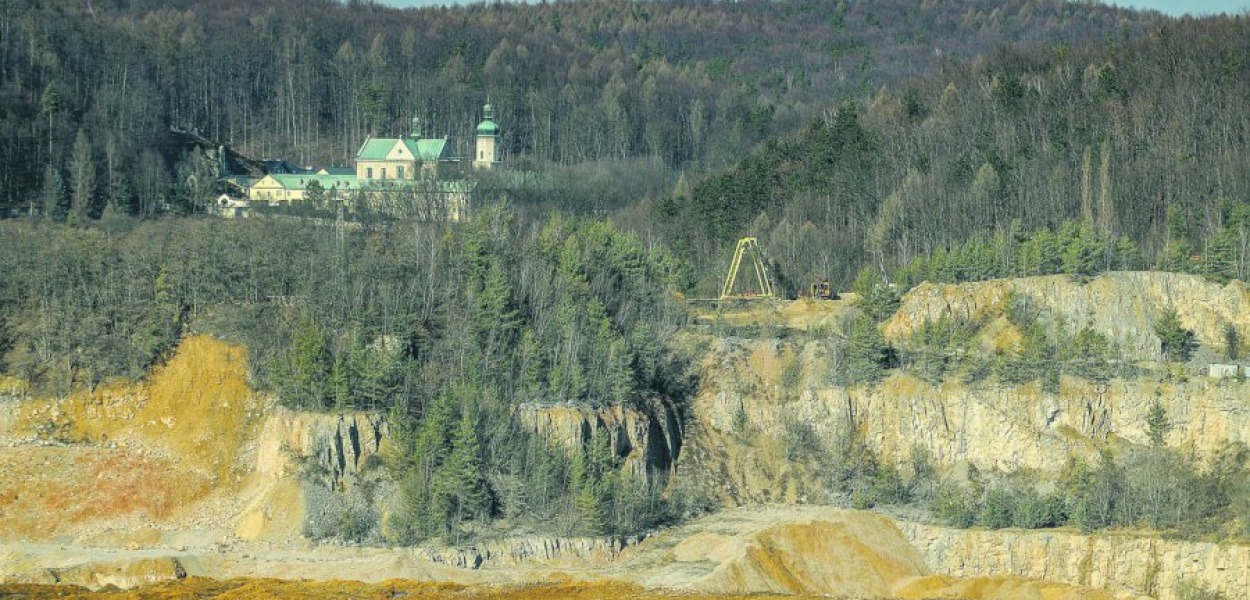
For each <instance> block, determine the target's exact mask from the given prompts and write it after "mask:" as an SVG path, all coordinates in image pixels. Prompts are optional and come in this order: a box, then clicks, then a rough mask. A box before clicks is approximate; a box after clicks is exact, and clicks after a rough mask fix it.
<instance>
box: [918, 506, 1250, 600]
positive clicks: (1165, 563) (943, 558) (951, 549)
mask: <svg viewBox="0 0 1250 600" xmlns="http://www.w3.org/2000/svg"><path fill="white" fill-rule="evenodd" d="M899 528H900V529H901V530H902V531H903V534H904V535H906V536H907V538H908V539H909V540H911V543H912V545H913V546H915V547H916V549H917V550H919V551H920V553H921V554H922V555H924V557H925V560H926V561H927V562H928V564H929V566H930V567H931V568H932V569H933V570H934V571H935V572H937V573H942V574H946V575H953V576H956V577H977V576H983V575H1017V576H1020V577H1028V578H1033V579H1044V580H1048V581H1060V582H1065V583H1070V584H1074V585H1082V586H1089V587H1093V588H1100V589H1106V590H1109V591H1112V592H1114V593H1116V594H1117V595H1132V596H1150V597H1154V598H1158V599H1159V600H1174V599H1175V598H1176V594H1175V589H1176V585H1177V584H1178V583H1179V582H1180V581H1182V580H1191V581H1193V582H1196V583H1199V584H1201V585H1203V586H1205V587H1206V588H1207V589H1210V590H1215V591H1218V592H1221V593H1223V594H1224V595H1225V596H1226V597H1228V598H1230V599H1231V598H1245V597H1247V596H1246V594H1247V590H1250V546H1245V545H1234V544H1229V545H1219V544H1211V543H1205V542H1185V541H1176V540H1164V539H1153V538H1147V537H1138V536H1128V535H1112V534H1107V535H1095V536H1088V535H1081V534H1080V533H1075V532H1070V531H1015V530H1000V531H984V530H961V529H948V528H944V527H936V526H932V525H921V524H917V523H906V522H902V523H899Z"/></svg>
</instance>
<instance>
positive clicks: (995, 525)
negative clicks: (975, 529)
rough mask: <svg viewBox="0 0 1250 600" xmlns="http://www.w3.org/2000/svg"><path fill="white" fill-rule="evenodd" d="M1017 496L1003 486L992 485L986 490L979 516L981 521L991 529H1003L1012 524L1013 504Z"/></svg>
mask: <svg viewBox="0 0 1250 600" xmlns="http://www.w3.org/2000/svg"><path fill="white" fill-rule="evenodd" d="M1014 503H1015V498H1013V497H1012V494H1011V492H1010V491H1008V490H1007V489H1005V488H1002V487H992V488H990V489H989V490H988V491H987V492H985V499H984V501H982V503H981V512H980V515H979V517H978V520H979V521H980V523H981V524H982V525H984V526H986V527H989V528H990V529H1002V528H1003V527H1010V526H1011V522H1012V521H1011V514H1012V505H1013V504H1014Z"/></svg>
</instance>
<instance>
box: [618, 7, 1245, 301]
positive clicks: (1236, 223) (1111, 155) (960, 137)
mask: <svg viewBox="0 0 1250 600" xmlns="http://www.w3.org/2000/svg"><path fill="white" fill-rule="evenodd" d="M1247 27H1250V25H1248V24H1247V22H1246V20H1245V19H1244V18H1240V17H1221V18H1212V19H1203V20H1192V19H1187V20H1182V21H1169V22H1165V23H1161V24H1159V25H1157V26H1154V27H1151V28H1150V29H1149V30H1148V31H1147V32H1146V33H1145V35H1143V36H1141V37H1137V38H1126V37H1124V36H1122V35H1120V34H1113V35H1109V36H1107V37H1105V38H1104V39H1103V40H1102V41H1101V43H1096V44H1089V45H1078V46H1066V45H1051V46H1048V47H1044V48H1024V47H1018V46H1004V47H1000V48H999V49H997V50H995V51H994V52H992V53H990V54H989V55H988V56H985V57H984V58H982V59H980V60H978V61H975V62H972V63H962V64H958V65H949V66H948V67H947V68H944V69H943V73H942V74H941V75H938V76H933V75H930V76H926V77H918V78H915V79H911V80H908V81H906V82H903V83H901V84H897V85H887V86H885V87H882V88H881V89H880V91H879V92H878V93H877V94H876V95H875V96H874V97H872V98H870V99H869V100H867V101H862V102H845V103H843V104H841V105H840V106H839V107H838V109H837V110H836V112H834V113H833V114H831V115H826V116H824V117H823V118H817V119H816V120H815V121H813V122H812V123H811V124H810V125H808V126H807V127H806V129H804V130H803V131H801V132H799V133H797V134H795V135H793V136H789V137H781V138H777V139H774V140H770V141H769V142H768V143H766V144H764V145H763V146H762V147H761V148H760V149H758V150H757V151H756V152H753V153H752V154H750V155H748V156H746V157H745V158H744V159H743V160H742V161H740V162H739V163H738V164H736V165H735V166H733V167H732V168H730V169H728V170H727V171H726V172H724V173H721V174H718V175H714V176H710V177H707V178H704V179H702V180H696V181H694V182H693V183H683V185H681V186H679V187H677V188H676V189H674V191H673V192H672V193H670V194H668V195H665V196H663V197H661V198H659V199H657V200H655V201H653V202H651V203H650V204H649V205H648V208H647V210H648V214H649V219H646V220H644V219H636V218H635V219H634V220H633V221H630V222H631V223H636V224H637V226H638V227H639V228H642V229H644V230H647V231H652V232H655V233H656V234H660V235H663V236H665V237H666V238H668V239H670V240H671V241H672V244H673V247H674V249H675V251H677V252H679V253H681V254H682V255H683V256H685V257H687V258H689V259H690V260H691V261H692V263H693V264H695V265H697V266H698V267H699V268H700V269H701V271H702V272H705V273H707V274H708V275H707V276H706V277H705V278H704V279H702V280H701V281H700V282H699V286H700V287H701V288H707V289H710V288H711V287H712V284H713V283H714V282H713V279H712V274H714V273H716V272H717V271H721V270H722V269H721V268H720V267H721V266H722V265H723V264H724V263H725V262H726V261H727V260H728V255H729V252H728V250H727V249H728V248H730V247H732V244H733V240H734V239H736V238H737V237H739V236H742V235H747V234H753V235H756V236H758V237H760V239H761V242H762V243H763V244H764V245H765V247H766V248H768V249H769V251H770V252H771V255H772V258H773V260H774V261H775V262H776V263H777V267H778V268H777V269H776V271H777V272H778V273H779V277H780V278H781V279H782V283H783V285H785V286H786V287H789V288H791V289H793V290H800V289H805V288H806V284H808V283H810V282H811V281H817V280H819V278H820V277H821V276H830V277H831V278H832V279H833V281H834V283H835V286H836V287H840V288H841V289H847V287H848V286H849V284H850V283H851V281H852V280H853V279H854V277H855V274H856V273H857V272H858V271H859V269H860V268H861V267H863V266H864V265H866V264H870V265H872V266H873V267H874V268H875V269H877V270H880V271H884V272H886V273H890V274H892V275H893V274H894V271H895V270H896V269H900V268H902V269H904V270H905V271H906V270H908V269H910V270H911V272H905V273H901V276H902V280H901V281H899V282H897V283H898V284H900V285H905V284H906V283H909V282H913V281H914V280H915V279H916V278H935V279H939V280H967V279H975V278H982V277H994V276H1016V275H1029V274H1040V273H1047V272H1051V273H1053V272H1089V271H1090V270H1091V269H1093V270H1098V271H1101V270H1107V269H1117V268H1142V267H1147V266H1157V267H1160V268H1164V269H1167V270H1181V271H1193V272H1199V273H1203V274H1206V275H1209V276H1211V277H1213V278H1215V279H1217V280H1220V281H1226V280H1228V279H1233V278H1240V279H1243V280H1244V279H1245V277H1246V276H1247V274H1250V228H1248V227H1247V225H1246V221H1245V219H1246V215H1247V210H1248V209H1247V208H1246V206H1247V205H1248V204H1250V178H1248V177H1247V174H1248V173H1250V172H1248V171H1247V170H1246V169H1245V168H1244V164H1243V163H1244V157H1243V154H1244V152H1242V146H1243V145H1244V144H1243V142H1242V140H1244V139H1245V138H1246V137H1247V135H1248V134H1250V119H1247V117H1246V115H1247V114H1248V112H1247V108H1250V107H1248V106H1247V104H1246V98H1248V97H1250V87H1248V86H1250V83H1248V82H1250V70H1248V69H1250V54H1248V53H1247V50H1246V48H1245V45H1244V44H1240V43H1239V42H1238V40H1242V39H1245V38H1246V37H1247V35H1250V34H1248V32H1247ZM630 217H632V215H626V218H630ZM1073 228H1075V229H1073ZM1040 230H1046V231H1048V232H1049V233H1047V234H1041V233H1038V234H1036V235H1033V236H1031V238H1032V239H1030V240H1027V242H1028V243H1027V244H1026V243H1025V242H1026V240H1024V239H1023V237H1024V236H1025V235H1026V234H1025V233H1024V232H1033V231H1040ZM1074 237H1079V238H1081V239H1082V240H1084V241H1082V242H1081V244H1079V246H1080V247H1079V248H1077V247H1075V246H1073V245H1072V244H1069V243H1068V240H1070V239H1072V238H1074ZM1061 240H1062V241H1061ZM1059 246H1063V247H1062V248H1060V247H1059ZM1095 246H1099V247H1100V248H1095ZM1117 246H1119V247H1121V249H1122V250H1123V252H1119V253H1117V251H1116V247H1117ZM1017 250H1018V251H1020V252H1024V253H1025V254H1022V255H1020V256H1013V255H1009V254H1006V252H1011V251H1017ZM1068 251H1074V252H1076V253H1077V254H1076V255H1072V256H1066V255H1065V254H1064V253H1065V252H1068ZM969 252H972V253H976V254H978V256H964V255H965V254H966V253H969ZM991 254H993V255H992V256H991ZM1022 261H1023V262H1022ZM1065 261H1068V262H1069V263H1071V264H1066V265H1065ZM1073 261H1075V262H1073ZM1076 263H1080V264H1076Z"/></svg>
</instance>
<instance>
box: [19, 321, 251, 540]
mask: <svg viewBox="0 0 1250 600" xmlns="http://www.w3.org/2000/svg"><path fill="white" fill-rule="evenodd" d="M264 409H265V407H264V406H263V404H262V402H261V400H260V399H258V398H257V397H256V396H255V395H254V394H253V392H252V389H251V388H250V387H249V386H248V383H247V354H246V352H245V351H244V349H243V348H240V347H238V346H232V345H230V344H226V343H224V342H221V341H219V340H215V339H213V338H211V337H208V336H193V337H190V338H187V339H186V340H185V341H183V343H182V344H181V345H180V346H179V348H178V351H177V353H176V354H175V355H174V356H173V357H172V358H171V359H170V360H169V362H168V363H167V364H165V365H163V366H161V367H158V368H157V369H155V370H154V371H153V373H152V374H151V376H150V377H149V378H148V380H147V381H139V382H133V381H114V382H110V383H108V384H105V385H101V386H99V387H97V388H95V389H94V390H79V391H77V392H75V393H74V394H72V395H70V396H69V397H67V398H61V399H56V398H52V399H38V398H37V399H30V400H25V401H22V402H20V404H18V405H17V407H16V410H15V411H14V412H15V413H16V415H17V417H16V418H15V419H14V418H11V419H10V421H9V422H8V423H7V424H5V427H6V428H7V429H9V430H10V432H11V433H10V435H12V436H13V437H15V438H17V439H19V440H21V439H28V438H36V439H42V440H45V441H51V442H61V443H67V444H69V445H64V446H55V445H54V446H49V445H25V446H15V447H10V448H5V449H3V450H0V536H2V537H13V538H17V539H35V540H37V539H46V538H48V537H51V536H53V535H59V534H62V533H70V532H74V531H82V528H81V527H80V525H83V524H85V523H89V522H90V523H95V525H96V527H95V528H97V529H98V528H99V527H102V526H103V527H108V526H122V527H129V526H134V525H136V524H147V523H149V522H153V521H155V522H161V521H164V520H166V519H169V518H172V517H174V516H176V514H182V515H184V516H188V517H195V518H199V517H200V515H198V512H199V511H198V509H196V508H195V507H196V506H197V503H198V502H199V501H200V500H204V499H206V498H208V497H209V496H210V495H219V494H229V493H230V492H231V491H234V490H236V489H238V488H239V487H240V484H241V483H242V482H243V480H244V478H245V476H246V475H247V474H248V473H250V472H251V471H252V469H253V464H252V463H253V456H252V455H253V454H254V450H253V449H252V443H251V442H252V440H254V439H255V437H256V433H257V431H258V425H259V423H260V422H261V420H262V419H263V416H264Z"/></svg>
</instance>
